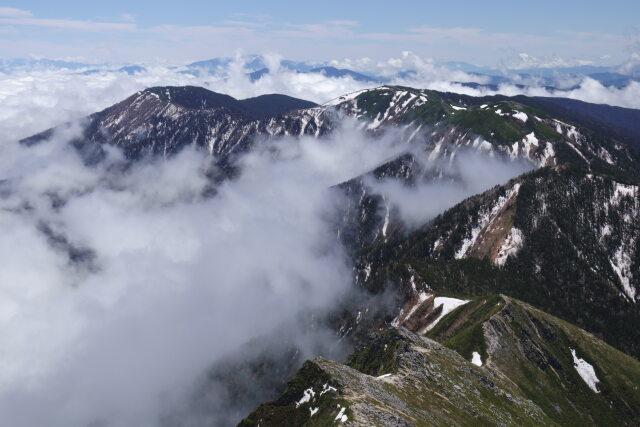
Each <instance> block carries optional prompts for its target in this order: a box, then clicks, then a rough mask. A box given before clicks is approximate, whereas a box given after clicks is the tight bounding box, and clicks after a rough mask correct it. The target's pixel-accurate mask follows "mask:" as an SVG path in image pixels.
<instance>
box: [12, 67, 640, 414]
mask: <svg viewBox="0 0 640 427" xmlns="http://www.w3.org/2000/svg"><path fill="white" fill-rule="evenodd" d="M218 65H220V64H218V63H217V62H210V63H206V64H199V65H197V67H217V66H218ZM260 65H261V64H260V63H258V62H256V63H255V64H253V68H255V70H253V71H250V72H259V71H260V70H261V69H262V68H260ZM314 70H315V71H314ZM318 70H319V71H318ZM300 72H323V73H327V75H329V74H331V73H334V74H335V73H343V71H341V70H336V69H330V68H327V67H325V68H322V69H318V68H309V69H308V70H307V69H303V68H302V67H301V68H300ZM341 75H345V74H341ZM348 75H351V74H348ZM352 77H353V75H352ZM363 77H366V78H370V77H367V76H363ZM345 119H347V120H353V121H355V122H356V123H358V124H359V127H360V128H361V129H363V131H364V132H366V133H367V134H369V135H371V136H372V137H374V138H375V137H382V135H385V134H387V133H388V132H395V133H394V135H395V138H397V139H398V140H399V141H401V142H402V144H404V146H405V147H406V149H404V150H403V151H402V152H401V153H400V154H398V155H397V156H395V157H394V158H391V159H388V160H387V161H385V162H383V163H381V164H379V165H377V166H376V167H375V168H374V169H372V170H370V171H368V172H366V173H364V174H362V175H359V176H353V177H351V178H350V179H348V180H345V181H344V182H342V183H339V184H338V185H336V186H334V187H333V188H332V190H333V191H335V192H336V193H339V194H341V195H342V196H343V200H344V203H343V205H342V206H340V208H339V209H338V214H336V217H335V218H334V219H333V224H334V226H335V231H336V236H338V238H339V239H340V240H341V241H342V243H343V244H344V246H345V247H346V248H348V251H349V254H350V257H351V259H352V261H353V264H354V271H353V276H354V277H353V285H354V289H357V290H358V291H360V292H364V293H366V294H367V295H370V296H372V298H371V299H359V300H358V299H354V301H353V303H352V304H349V303H348V304H345V306H344V307H341V308H340V309H337V310H336V312H334V313H331V314H330V315H329V316H328V317H327V319H326V321H327V323H329V324H331V326H332V328H333V330H334V331H335V335H336V339H348V340H351V341H352V342H353V343H354V345H355V347H354V350H353V353H352V354H351V356H350V357H349V358H348V359H347V360H341V361H331V360H327V359H323V358H316V359H313V360H310V361H307V362H305V363H304V364H303V365H302V366H301V367H300V369H299V371H297V373H296V374H295V375H294V376H293V377H292V378H291V377H290V373H291V372H293V371H295V370H296V368H297V367H298V366H296V365H295V364H290V365H287V366H286V369H284V368H283V369H279V370H278V372H280V374H277V375H278V376H277V378H276V377H273V376H272V377H269V379H270V380H272V381H271V384H272V387H273V390H270V395H271V397H272V398H273V400H271V401H269V402H266V403H263V404H261V405H259V406H257V408H255V410H253V411H251V413H250V414H248V412H249V411H246V412H245V413H244V414H243V416H244V417H245V418H244V419H243V420H242V421H241V425H261V426H265V425H274V426H275V425H278V426H280V425H334V424H342V423H344V424H346V425H443V424H447V425H449V424H500V425H600V424H613V423H616V424H621V425H637V424H638V421H639V420H640V409H639V408H640V400H638V399H639V398H638V396H640V394H639V393H638V387H640V362H638V360H637V358H638V357H640V328H638V327H635V326H636V325H640V305H639V302H640V274H639V273H638V272H639V271H640V191H639V188H640V152H639V151H638V147H639V146H640V143H639V142H640V128H639V127H638V126H637V124H638V123H640V111H638V110H631V109H624V108H618V107H609V106H603V105H593V104H587V103H584V102H580V101H573V100H566V99H555V98H536V97H533V98H532V97H525V96H517V97H506V96H492V97H481V98H480V97H470V96H464V95H459V94H453V93H445V92H437V91H432V90H422V89H415V88H410V87H401V86H381V87H378V88H375V89H367V90H363V91H359V92H355V93H351V94H346V95H344V96H341V97H338V98H336V99H334V100H332V101H330V102H328V103H326V104H323V105H316V104H314V103H311V102H308V101H304V100H299V99H295V98H291V97H287V96H284V95H263V96H260V97H257V98H250V99H245V100H236V99H234V98H232V97H230V96H228V95H223V94H218V93H214V92H211V91H208V90H206V89H203V88H199V87H154V88H150V89H146V90H143V91H140V92H137V93H135V94H133V95H132V96H130V97H129V98H127V99H125V100H123V101H122V102H120V103H118V104H116V105H114V106H112V107H109V108H107V109H105V110H103V111H100V112H97V113H95V114H92V115H91V116H89V117H88V118H87V119H86V121H85V126H84V128H83V131H82V134H81V135H80V136H78V137H76V138H75V139H74V140H73V141H71V143H72V145H73V146H74V147H75V148H76V149H78V150H79V151H80V152H81V153H82V155H83V158H84V160H85V162H87V163H88V164H92V163H98V162H100V161H101V158H102V157H103V155H104V150H105V146H107V145H114V146H117V147H120V148H121V149H122V150H123V152H124V154H125V156H126V157H127V159H128V160H129V161H130V162H131V163H132V164H135V162H137V161H139V160H140V159H142V158H145V157H146V156H167V157H168V156H172V155H175V154H176V153H178V152H180V150H182V149H183V148H184V147H187V146H196V147H198V148H200V149H201V150H202V152H203V155H212V156H214V157H215V158H216V161H217V162H218V164H220V165H222V166H224V167H223V168H221V169H220V170H221V172H220V171H219V172H218V173H217V175H216V176H215V177H212V179H213V181H214V182H220V181H224V180H228V179H233V178H234V177H235V176H237V174H239V173H242V171H241V166H239V165H238V163H237V159H238V158H239V157H240V156H242V155H243V154H244V153H246V152H249V151H251V150H252V149H253V148H254V147H255V145H256V144H257V143H259V141H260V138H261V137H265V136H292V137H300V136H308V137H313V138H319V139H321V138H323V137H325V136H327V135H330V134H331V133H332V132H334V131H335V130H336V129H339V128H340V126H341V123H342V122H343V121H344V120H345ZM65 126H66V125H61V126H60V127H59V128H57V129H50V130H47V131H45V132H43V133H40V134H38V135H34V136H32V137H29V138H26V139H23V140H22V141H21V143H22V144H27V145H32V144H38V143H43V142H44V141H45V140H46V139H48V138H50V137H51V136H52V135H55V134H56V132H57V131H58V130H60V129H61V128H64V127H65ZM466 153H473V155H477V156H481V157H484V158H491V159H502V160H504V161H505V162H523V163H525V164H527V165H528V170H529V171H528V172H526V173H524V174H522V175H519V176H517V177H515V178H513V179H510V180H508V181H507V182H501V183H499V185H496V186H495V187H493V188H490V189H489V190H487V191H483V192H481V193H479V194H472V195H469V197H468V198H466V199H464V200H461V201H460V202H459V203H456V204H454V205H452V206H448V208H447V209H446V210H445V211H444V212H441V213H440V214H439V215H437V216H435V217H433V218H430V219H428V220H425V221H424V222H423V223H421V224H418V225H417V226H409V225H407V223H406V221H404V220H403V218H402V215H401V212H399V211H398V209H394V208H393V206H391V205H390V204H389V203H388V201H387V200H386V198H385V197H384V195H382V194H380V192H378V191H376V190H375V185H376V183H384V182H386V181H388V180H390V179H391V180H394V182H397V183H399V185H401V186H402V187H403V188H408V189H411V188H416V187H417V186H419V185H421V184H424V183H438V182H454V183H455V182H460V175H461V173H462V172H464V171H462V172H461V171H460V170H459V169H457V166H456V165H457V163H456V159H457V158H459V157H461V156H464V155H465V154H466ZM212 194H213V195H212V197H215V195H214V194H215V192H213V193H212ZM381 295H393V297H392V298H391V299H392V302H391V303H390V304H387V305H385V306H384V307H377V308H376V307H374V306H373V305H375V304H376V302H375V301H377V299H376V298H374V297H375V296H381ZM258 356H259V355H258ZM276 359H277V358H276ZM284 359H287V360H288V361H289V362H287V363H291V358H284ZM253 363H255V364H256V366H259V365H260V364H261V363H262V362H261V360H260V358H259V357H258V359H257V361H254V362H253ZM273 363H275V364H278V363H281V362H277V361H275V362H273ZM282 363H285V362H282ZM250 368H251V367H250ZM214 371H215V368H214ZM258 371H259V372H260V373H256V374H255V381H261V378H264V377H265V376H267V377H268V376H269V375H276V374H273V373H270V372H269V370H258ZM258 371H254V372H258ZM287 380H289V381H288V383H287V382H286V381H287ZM229 382H230V383H231V382H232V381H231V380H229ZM285 383H286V386H285ZM274 384H275V385H274ZM236 392H238V391H237V390H236ZM238 393H239V394H242V393H240V392H238ZM278 395H279V397H278ZM254 403H258V402H245V404H246V405H249V404H254Z"/></svg>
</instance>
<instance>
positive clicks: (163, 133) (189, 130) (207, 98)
mask: <svg viewBox="0 0 640 427" xmlns="http://www.w3.org/2000/svg"><path fill="white" fill-rule="evenodd" d="M313 105H314V104H312V103H310V102H308V101H304V100H298V99H295V98H291V97H286V96H283V95H263V96H261V97H257V98H250V99H246V100H242V101H238V100H236V99H234V98H232V97H230V96H228V95H222V94H218V93H215V92H211V91H209V90H206V89H204V88H198V87H191V86H186V87H157V88H151V89H147V90H144V91H141V92H138V93H136V94H134V95H132V96H131V97H129V98H127V99H126V100H124V101H122V102H120V103H118V104H116V105H114V106H112V107H109V108H107V109H105V110H103V111H100V112H98V113H95V114H93V115H91V116H89V117H88V119H87V125H86V127H85V129H84V132H83V134H82V135H81V136H80V137H79V138H78V141H77V143H76V144H77V145H93V146H98V147H99V145H100V144H113V145H116V146H118V147H120V148H122V150H123V151H124V153H125V155H126V156H127V157H128V158H130V159H138V158H140V157H142V156H144V155H162V156H169V155H172V154H175V153H177V152H179V151H180V150H181V149H182V148H184V147H185V146H190V145H195V146H197V147H202V148H205V149H206V150H208V151H209V153H211V154H215V155H217V156H220V157H224V156H228V155H231V154H233V153H235V152H239V151H242V150H246V149H247V148H248V147H249V146H250V144H251V142H252V139H253V138H252V137H253V136H254V135H257V134H263V135H280V134H286V133H296V134H299V133H303V132H307V131H308V132H312V133H316V131H317V130H318V129H315V128H313V129H312V127H313V126H312V125H309V126H308V129H306V128H305V129H299V128H298V127H299V126H300V119H299V115H298V114H297V113H292V114H291V115H290V116H287V117H282V116H280V115H281V114H283V113H285V112H288V111H292V110H296V109H300V108H309V107H310V106H313ZM304 111H307V110H304ZM313 112H314V110H313V109H311V110H308V112H305V113H304V116H305V117H308V116H312V115H313V114H314V113H313ZM264 117H269V118H268V119H262V118H264ZM278 117H280V118H279V119H277V118H278ZM305 124H307V123H305ZM296 126H298V127H296ZM52 133H53V130H48V131H45V132H43V133H41V134H38V135H35V136H33V137H30V138H26V139H24V140H22V142H23V143H26V144H33V143H36V142H38V141H40V140H43V139H46V138H48V137H50V136H51V135H52Z"/></svg>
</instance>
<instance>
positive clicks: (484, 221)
mask: <svg viewBox="0 0 640 427" xmlns="http://www.w3.org/2000/svg"><path fill="white" fill-rule="evenodd" d="M518 191H520V184H519V183H518V184H515V185H514V186H513V187H512V188H511V189H510V190H509V191H508V192H507V194H506V195H504V196H500V198H499V199H498V201H497V202H496V204H495V205H494V206H493V207H492V208H491V210H489V211H484V212H483V213H482V214H481V216H480V218H479V219H478V222H477V223H476V226H475V227H474V228H473V229H472V230H471V235H470V236H469V237H467V238H466V239H464V240H463V241H462V245H460V248H459V249H458V250H457V251H456V253H455V258H456V259H462V258H464V257H465V256H466V255H467V253H468V251H469V249H471V247H473V245H474V243H475V242H476V240H477V239H478V236H479V235H480V232H481V231H482V230H484V229H485V228H486V227H487V226H488V225H489V224H491V222H492V221H493V220H494V219H495V218H496V216H497V215H498V214H499V213H500V211H502V209H503V208H504V207H505V205H506V204H507V202H508V201H509V200H511V198H513V197H516V196H517V195H518Z"/></svg>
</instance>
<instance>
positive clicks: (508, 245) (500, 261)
mask: <svg viewBox="0 0 640 427" xmlns="http://www.w3.org/2000/svg"><path fill="white" fill-rule="evenodd" d="M523 243H524V235H523V234H522V231H520V230H519V229H517V228H516V227H511V231H509V234H508V235H507V237H506V239H504V242H503V243H502V246H500V250H499V251H498V256H497V257H496V259H495V260H494V262H495V264H496V265H500V266H502V265H504V264H505V262H507V258H509V256H511V255H515V254H517V253H518V251H519V250H520V249H521V248H522V245H523Z"/></svg>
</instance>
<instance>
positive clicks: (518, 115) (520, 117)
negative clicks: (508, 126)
mask: <svg viewBox="0 0 640 427" xmlns="http://www.w3.org/2000/svg"><path fill="white" fill-rule="evenodd" d="M512 116H513V117H515V118H516V119H518V120H520V121H522V122H526V121H527V120H528V119H529V116H527V114H526V113H523V112H522V111H516V112H515V113H513V114H512Z"/></svg>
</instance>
